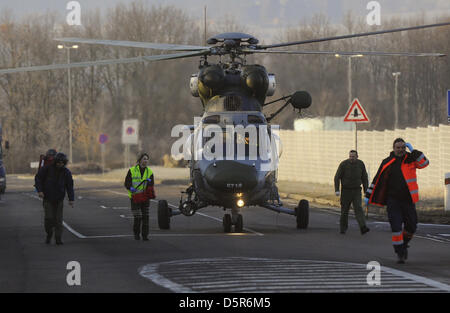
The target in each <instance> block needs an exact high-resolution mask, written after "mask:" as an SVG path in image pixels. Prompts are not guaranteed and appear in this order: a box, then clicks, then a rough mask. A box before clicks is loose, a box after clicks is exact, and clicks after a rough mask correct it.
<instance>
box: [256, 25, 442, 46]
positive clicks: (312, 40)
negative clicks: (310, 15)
mask: <svg viewBox="0 0 450 313" xmlns="http://www.w3.org/2000/svg"><path fill="white" fill-rule="evenodd" d="M447 25H450V22H446V23H439V24H430V25H420V26H413V27H405V28H395V29H388V30H380V31H375V32H368V33H359V34H351V35H343V36H336V37H326V38H319V39H309V40H302V41H293V42H286V43H280V44H274V45H263V46H257V47H256V49H268V48H277V47H286V46H293V45H303V44H307V43H314V42H322V41H331V40H339V39H347V38H355V37H364V36H372V35H379V34H387V33H396V32H402V31H406V30H416V29H424V28H430V27H439V26H447Z"/></svg>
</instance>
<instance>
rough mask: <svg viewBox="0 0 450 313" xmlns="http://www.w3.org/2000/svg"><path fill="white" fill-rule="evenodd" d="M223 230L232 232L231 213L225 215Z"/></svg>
mask: <svg viewBox="0 0 450 313" xmlns="http://www.w3.org/2000/svg"><path fill="white" fill-rule="evenodd" d="M222 222H223V231H224V232H225V233H230V232H231V224H232V223H231V215H230V214H225V215H224V216H223V220H222Z"/></svg>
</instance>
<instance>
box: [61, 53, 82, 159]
mask: <svg viewBox="0 0 450 313" xmlns="http://www.w3.org/2000/svg"><path fill="white" fill-rule="evenodd" d="M58 49H60V50H62V49H66V50H67V64H70V50H71V49H78V45H73V46H65V45H58ZM67 81H68V84H69V92H68V95H69V161H70V162H72V161H73V159H72V91H71V83H70V67H69V68H67Z"/></svg>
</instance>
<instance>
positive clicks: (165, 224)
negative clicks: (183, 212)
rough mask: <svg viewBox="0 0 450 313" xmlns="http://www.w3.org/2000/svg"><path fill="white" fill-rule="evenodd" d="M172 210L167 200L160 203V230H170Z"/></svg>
mask: <svg viewBox="0 0 450 313" xmlns="http://www.w3.org/2000/svg"><path fill="white" fill-rule="evenodd" d="M171 215H172V214H171V210H170V208H169V206H168V204H167V201H166V200H159V201H158V226H159V229H170V217H171Z"/></svg>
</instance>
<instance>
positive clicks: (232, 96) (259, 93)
mask: <svg viewBox="0 0 450 313" xmlns="http://www.w3.org/2000/svg"><path fill="white" fill-rule="evenodd" d="M448 25H450V22H447V23H440V24H431V25H421V26H414V27H407V28H396V29H390V30H382V31H374V32H367V33H358V34H350V35H343V36H335V37H327V38H318V39H309V40H303V41H295V42H287V43H278V44H271V45H258V43H259V41H258V39H256V38H255V37H253V36H252V35H249V34H244V33H223V34H219V35H216V36H213V37H211V38H209V39H208V40H207V44H209V45H210V46H193V45H178V44H163V43H148V42H133V41H118V40H98V39H82V38H59V39H55V40H57V41H59V42H70V43H77V44H100V45H110V46H122V47H134V48H150V49H158V50H166V51H176V53H172V54H162V55H151V56H139V57H135V58H122V59H113V60H99V61H90V62H79V63H71V64H54V65H45V66H33V67H22V68H13V69H1V70H0V74H7V73H17V72H26V71H37V70H54V69H67V68H77V67H86V66H96V65H108V64H119V63H132V62H144V61H160V60H170V59H178V58H188V57H200V65H199V72H198V73H196V74H193V75H192V76H191V79H190V90H191V94H192V95H193V96H194V97H199V98H200V100H201V102H202V105H203V110H204V112H203V116H202V117H201V119H200V121H198V123H197V124H196V125H191V126H188V127H187V128H188V129H189V131H190V135H189V136H188V138H187V140H186V141H185V145H186V146H188V148H189V149H188V150H190V156H191V160H190V162H189V167H190V183H191V184H190V186H189V187H188V188H187V189H186V190H185V191H183V192H182V194H181V197H180V203H179V207H178V208H177V209H173V210H172V209H171V208H170V207H169V206H168V203H167V201H166V200H160V201H159V203H158V225H159V227H160V228H161V229H169V228H170V220H171V218H172V217H173V216H175V215H179V214H183V215H185V216H192V215H194V214H195V212H196V211H197V210H199V209H201V208H204V207H207V206H218V207H222V208H223V209H224V210H227V209H231V215H230V214H225V215H224V217H223V229H224V231H225V232H231V231H232V228H233V226H234V231H235V232H242V231H243V218H242V215H241V214H240V210H241V208H243V207H248V206H260V207H264V208H267V209H269V210H273V211H276V212H279V213H286V214H290V215H293V216H295V217H296V222H297V228H300V229H304V228H307V227H308V224H309V203H308V201H306V200H301V201H300V202H299V204H298V206H297V207H296V208H295V209H291V208H288V207H285V206H283V203H282V201H281V200H280V197H279V194H278V189H277V186H276V181H277V169H276V166H273V164H274V163H275V165H276V160H277V158H278V157H279V156H280V153H281V151H280V149H279V146H277V145H274V144H273V141H276V140H272V139H274V138H275V139H276V134H274V131H273V129H272V127H271V125H270V121H271V120H272V119H273V118H274V117H275V116H276V115H278V114H279V113H280V112H281V111H282V110H283V109H285V108H286V107H287V106H288V105H289V104H290V105H292V107H293V108H294V109H297V110H299V111H300V110H302V109H306V108H308V107H309V106H310V105H311V103H312V99H311V96H310V95H309V94H308V93H307V92H306V91H297V92H294V93H293V94H291V95H289V96H285V97H282V98H280V99H277V100H274V101H271V102H267V103H266V102H265V101H266V97H268V96H272V95H273V94H274V93H275V88H276V80H275V75H274V74H271V73H268V72H267V70H266V69H265V67H264V66H262V65H258V64H247V63H246V58H245V57H246V56H247V55H250V54H255V53H270V54H293V55H295V54H319V55H320V54H322V55H336V54H339V55H355V54H360V55H368V56H374V55H376V56H413V57H441V56H445V55H444V54H440V53H409V52H407V53H401V52H372V51H371V52H361V51H358V52H342V51H300V50H298V51H287V50H269V49H273V48H281V47H286V46H293V45H304V44H310V43H317V42H325V41H332V40H341V39H347V38H356V37H363V36H372V35H379V34H386V33H394V32H401V31H410V30H417V29H424V28H431V27H439V26H448ZM211 56H219V57H220V62H218V63H215V64H210V63H209V62H208V57H211ZM224 56H227V57H228V58H229V59H228V60H226V61H224V62H223V61H222V57H224ZM279 101H285V104H284V105H283V106H282V107H281V108H280V109H279V110H277V111H276V112H275V113H273V114H272V115H270V116H266V115H265V114H264V113H263V112H262V108H263V107H266V106H267V105H269V104H272V103H276V102H279ZM210 126H214V127H215V128H216V129H219V130H221V131H222V133H220V132H219V133H217V132H215V133H214V136H210V137H211V138H210V139H209V140H204V139H205V138H204V137H203V136H202V135H200V136H199V134H201V133H202V132H205V131H206V132H207V131H208V128H209V127H210ZM237 126H240V127H241V130H242V128H243V129H244V132H239V131H236V129H233V131H231V132H228V130H229V129H230V128H235V127H237ZM252 129H253V130H254V132H253V135H252V136H250V135H251V134H250V133H251V130H252ZM255 134H256V135H255ZM251 137H255V138H256V141H255V140H250V139H251ZM220 138H221V139H222V141H220V140H219V141H216V140H217V139H220ZM255 138H253V139H255ZM223 139H225V142H226V143H225V144H223ZM230 139H231V145H229V144H228V143H229V142H230ZM227 140H228V141H227ZM211 141H212V142H213V144H211ZM222 144H223V145H224V146H222ZM235 144H236V145H235ZM239 146H240V147H241V150H240V152H241V153H240V154H239V153H236V150H239ZM261 146H265V147H266V148H267V149H260V148H261ZM242 147H243V148H242ZM221 148H223V149H221ZM233 148H236V149H233ZM252 149H253V150H252ZM208 150H209V152H210V154H211V155H213V157H212V158H195V157H194V158H192V156H193V155H197V153H198V152H200V155H202V154H203V153H204V152H205V151H206V152H208ZM251 151H253V155H252V153H251ZM255 151H256V152H255ZM225 156H226V157H225ZM274 161H275V162H274Z"/></svg>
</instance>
